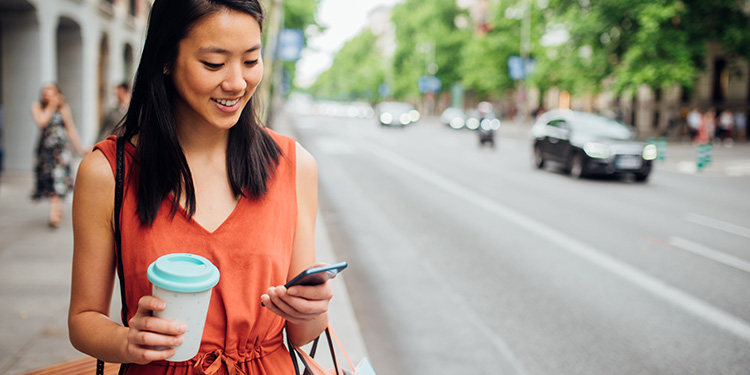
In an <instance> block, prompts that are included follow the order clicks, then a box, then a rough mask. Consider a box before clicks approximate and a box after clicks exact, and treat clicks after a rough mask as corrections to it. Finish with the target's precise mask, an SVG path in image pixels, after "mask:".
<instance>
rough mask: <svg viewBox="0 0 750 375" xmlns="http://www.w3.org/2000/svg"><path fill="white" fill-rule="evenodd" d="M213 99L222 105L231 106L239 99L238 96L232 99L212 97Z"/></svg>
mask: <svg viewBox="0 0 750 375" xmlns="http://www.w3.org/2000/svg"><path fill="white" fill-rule="evenodd" d="M214 101H215V102H217V103H219V104H221V105H223V106H226V107H231V106H233V105H235V104H237V102H239V101H240V98H237V99H234V100H225V99H214Z"/></svg>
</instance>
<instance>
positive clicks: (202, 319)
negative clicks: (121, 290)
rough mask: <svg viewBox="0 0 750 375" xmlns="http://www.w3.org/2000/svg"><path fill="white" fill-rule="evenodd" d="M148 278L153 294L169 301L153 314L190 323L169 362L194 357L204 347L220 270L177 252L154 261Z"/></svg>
mask: <svg viewBox="0 0 750 375" xmlns="http://www.w3.org/2000/svg"><path fill="white" fill-rule="evenodd" d="M147 277H148V280H149V281H150V282H151V284H152V285H153V290H152V294H153V296H154V297H156V298H159V299H161V300H163V301H164V302H166V304H167V307H166V308H165V309H164V310H163V311H154V316H156V317H159V318H163V319H167V320H171V321H176V322H180V323H183V324H185V325H186V326H187V331H186V332H185V333H184V334H183V335H182V339H183V341H182V344H181V345H179V346H176V347H175V348H174V349H175V351H176V353H175V354H174V355H173V356H171V357H169V358H167V361H172V362H181V361H187V360H188V359H191V358H193V357H194V356H195V355H196V354H198V350H199V349H200V346H201V338H202V337H203V327H204V326H205V324H206V315H208V305H209V302H210V301H211V288H213V287H214V286H215V285H216V284H217V283H218V282H219V270H218V269H217V268H216V266H214V265H213V264H212V263H211V262H210V261H209V260H208V259H206V258H204V257H202V256H199V255H194V254H186V253H175V254H167V255H164V256H162V257H160V258H159V259H157V260H156V261H154V262H153V263H151V265H150V266H148V272H147ZM157 349H166V348H165V347H157Z"/></svg>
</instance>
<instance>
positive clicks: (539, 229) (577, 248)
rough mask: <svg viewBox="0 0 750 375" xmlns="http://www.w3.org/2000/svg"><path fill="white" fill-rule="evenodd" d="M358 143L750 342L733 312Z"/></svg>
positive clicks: (749, 332) (749, 331)
mask: <svg viewBox="0 0 750 375" xmlns="http://www.w3.org/2000/svg"><path fill="white" fill-rule="evenodd" d="M358 146H360V147H361V148H362V149H363V150H365V151H368V152H370V153H372V154H373V155H375V156H377V157H380V158H381V159H383V160H385V161H387V162H389V163H391V164H393V165H394V166H397V167H399V168H401V169H403V170H405V171H407V172H409V173H411V174H412V175H414V176H416V177H419V178H421V179H423V180H425V181H427V182H429V183H431V184H433V185H435V186H436V187H439V188H442V189H443V190H445V191H446V192H448V193H451V194H453V195H455V196H456V197H458V198H460V199H464V200H466V201H468V202H469V203H472V204H474V205H476V206H477V207H479V208H482V209H485V210H487V211H489V212H491V213H493V214H495V215H496V216H498V217H500V218H502V219H504V220H507V221H509V222H511V223H514V224H516V225H519V226H521V227H523V228H524V229H526V230H527V231H529V232H531V233H534V234H536V235H537V236H539V237H542V238H545V239H546V240H547V241H549V242H550V243H553V244H555V245H556V246H559V247H561V248H563V249H565V250H566V251H568V252H569V253H571V254H574V255H577V256H579V257H581V258H583V259H585V260H587V261H589V262H591V263H593V264H594V265H597V266H599V267H601V268H603V269H605V270H608V271H610V272H612V273H613V274H615V275H617V276H619V277H621V278H622V279H624V280H625V281H627V282H630V283H631V284H633V285H636V286H638V287H640V288H641V289H643V290H645V291H646V292H649V293H651V294H652V295H654V296H655V297H657V298H660V299H662V300H665V301H668V302H670V303H672V304H674V305H675V306H678V307H680V308H682V309H683V310H685V311H686V312H688V313H690V314H693V315H694V316H696V317H698V318H701V319H704V320H706V321H708V322H710V323H711V324H714V325H716V326H717V327H719V328H722V329H724V330H726V331H728V332H730V333H732V334H735V335H737V336H738V337H741V338H742V339H744V340H746V341H750V323H748V322H746V321H744V320H742V319H740V318H737V317H735V316H734V315H731V314H729V313H727V312H725V311H723V310H721V309H719V308H716V307H714V306H712V305H710V304H709V303H707V302H705V301H703V300H701V299H699V298H696V297H694V296H692V295H690V294H688V293H685V292H684V291H682V290H680V289H678V288H675V287H673V286H671V285H668V284H666V283H665V282H663V281H662V280H659V279H657V278H655V277H653V276H651V275H649V274H647V273H645V272H642V271H640V270H638V269H637V268H635V267H632V266H630V265H628V264H627V263H624V262H622V261H620V260H618V259H616V258H614V257H612V256H609V255H607V254H605V253H603V252H602V251H600V250H598V249H596V248H594V247H591V246H589V245H587V244H585V243H583V242H581V241H578V240H576V239H575V238H573V237H570V236H568V235H566V234H564V233H562V232H560V231H558V230H556V229H554V228H552V227H550V226H547V225H545V224H544V223H541V222H539V221H536V220H534V219H532V218H530V217H529V216H526V215H524V214H522V213H520V212H518V211H515V210H513V209H511V208H509V207H506V206H504V205H502V204H499V203H497V202H495V201H493V200H492V199H490V198H487V197H485V196H483V195H481V194H477V193H476V191H474V190H473V189H469V188H467V187H464V186H462V185H460V184H458V183H456V182H453V181H451V180H449V179H447V178H445V177H443V176H441V175H439V174H437V173H434V172H432V171H429V170H427V169H425V168H423V167H421V166H419V165H417V164H415V163H413V162H412V161H410V160H408V159H406V158H404V157H401V156H399V155H397V154H395V153H393V152H391V151H388V150H386V149H384V148H382V147H379V146H377V145H375V144H373V143H370V142H367V141H364V140H362V141H360V142H358Z"/></svg>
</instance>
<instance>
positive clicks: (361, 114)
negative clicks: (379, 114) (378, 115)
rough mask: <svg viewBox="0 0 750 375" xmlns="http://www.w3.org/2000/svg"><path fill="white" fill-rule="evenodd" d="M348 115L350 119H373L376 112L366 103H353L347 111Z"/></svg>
mask: <svg viewBox="0 0 750 375" xmlns="http://www.w3.org/2000/svg"><path fill="white" fill-rule="evenodd" d="M346 115H347V116H349V118H362V119H367V118H372V116H374V115H375V110H374V109H372V106H371V105H370V104H369V103H365V102H353V103H350V104H349V106H348V107H347V109H346Z"/></svg>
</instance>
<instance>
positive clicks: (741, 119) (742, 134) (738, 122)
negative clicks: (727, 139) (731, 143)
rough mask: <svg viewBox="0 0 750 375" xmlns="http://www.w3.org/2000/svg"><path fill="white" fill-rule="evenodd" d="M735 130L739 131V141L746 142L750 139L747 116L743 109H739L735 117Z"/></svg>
mask: <svg viewBox="0 0 750 375" xmlns="http://www.w3.org/2000/svg"><path fill="white" fill-rule="evenodd" d="M734 128H735V129H736V130H737V140H738V141H746V140H747V138H748V134H747V115H745V111H744V110H743V109H742V108H740V109H738V110H737V114H736V115H734Z"/></svg>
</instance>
